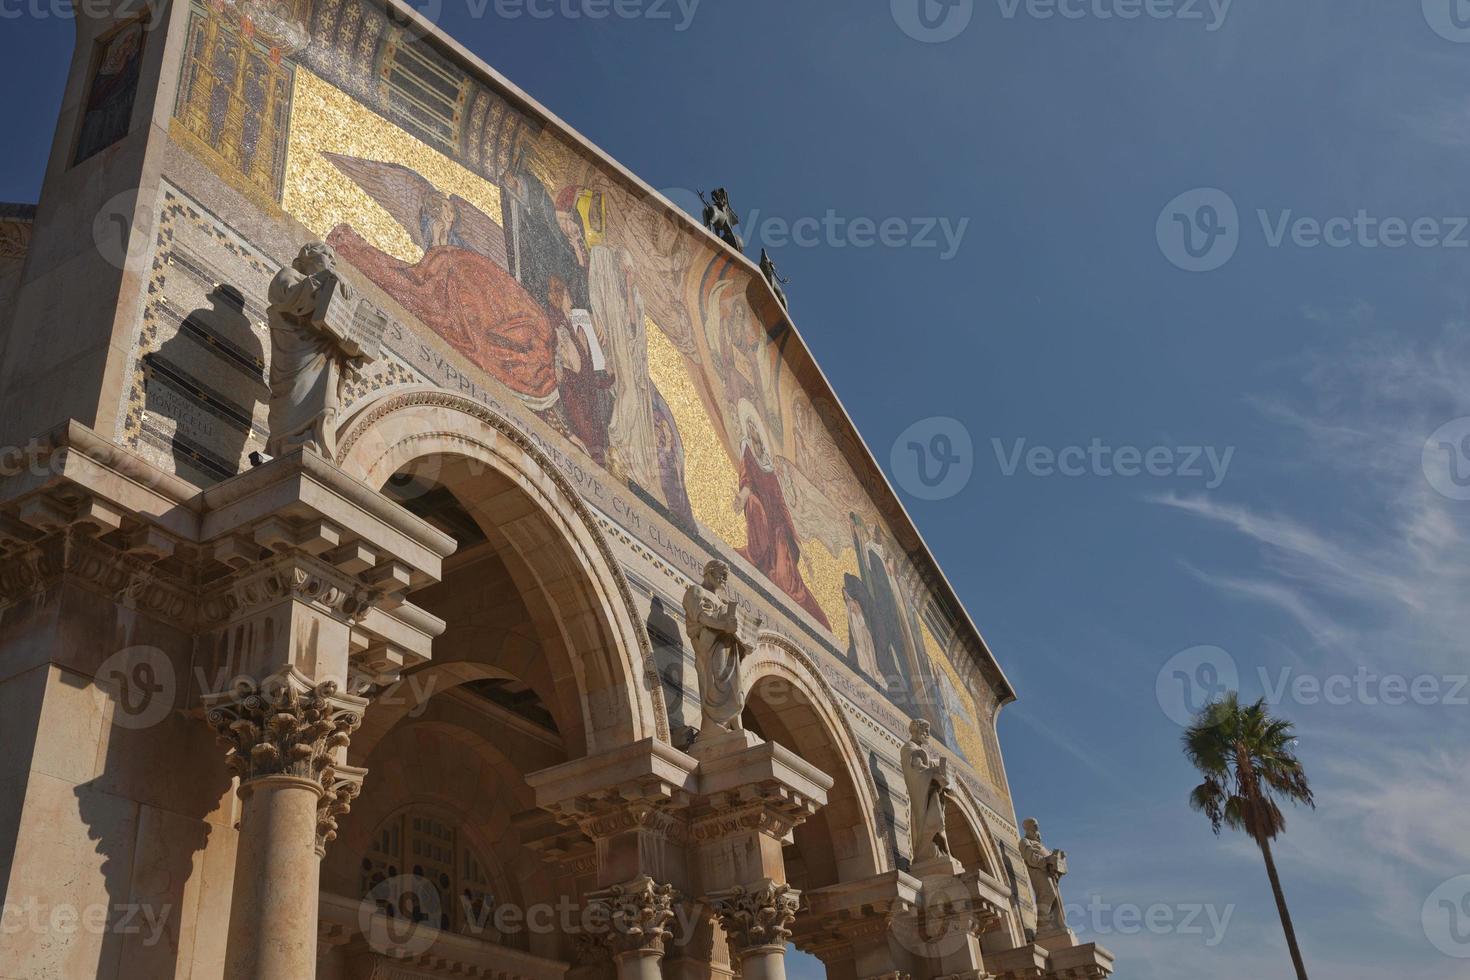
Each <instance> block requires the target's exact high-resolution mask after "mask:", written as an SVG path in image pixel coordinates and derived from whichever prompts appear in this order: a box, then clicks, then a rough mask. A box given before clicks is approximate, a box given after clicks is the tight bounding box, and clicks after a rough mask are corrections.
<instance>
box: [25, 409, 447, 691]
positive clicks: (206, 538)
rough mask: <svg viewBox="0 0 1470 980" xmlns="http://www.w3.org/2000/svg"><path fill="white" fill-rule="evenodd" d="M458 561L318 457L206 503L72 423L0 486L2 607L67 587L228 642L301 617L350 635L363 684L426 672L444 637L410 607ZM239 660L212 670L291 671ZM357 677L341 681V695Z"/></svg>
mask: <svg viewBox="0 0 1470 980" xmlns="http://www.w3.org/2000/svg"><path fill="white" fill-rule="evenodd" d="M453 548H454V543H453V540H452V539H450V538H449V537H448V536H447V535H445V534H443V533H442V532H439V531H437V530H435V529H434V528H432V527H430V526H429V525H428V524H426V523H424V522H423V521H421V520H419V519H418V518H416V517H414V516H413V515H411V514H409V513H408V512H407V511H404V510H402V509H401V508H398V507H396V505H393V504H392V503H390V502H389V501H387V500H386V499H385V498H382V497H381V495H379V494H377V493H376V492H374V491H372V490H370V489H369V488H367V487H366V486H364V485H362V484H360V483H357V482H356V481H354V480H352V479H351V478H350V477H347V476H346V475H345V474H343V473H342V472H341V471H340V470H338V469H337V468H336V467H334V466H332V465H331V464H329V463H327V462H326V461H325V460H322V459H321V458H320V457H317V456H314V455H312V454H309V453H308V454H304V455H303V454H298V455H296V456H293V457H288V458H285V459H282V460H279V461H276V462H274V463H272V464H270V465H268V466H265V467H261V468H260V469H258V470H256V471H255V472H253V473H250V474H248V475H246V476H243V477H242V478H240V479H239V480H235V481H231V482H230V483H229V484H226V485H221V486H219V487H216V488H213V489H210V490H205V491H199V490H197V489H195V488H193V487H192V486H191V485H190V484H188V483H186V482H184V481H182V480H179V479H177V478H175V477H171V476H169V475H168V474H165V473H162V472H160V471H159V470H157V469H156V468H155V467H153V466H151V465H150V464H148V463H147V462H145V461H143V460H141V459H139V458H138V457H136V456H134V455H133V454H132V453H129V452H127V451H125V450H121V449H118V448H117V447H116V446H113V445H112V444H110V443H108V442H106V441H104V440H103V439H102V438H101V437H100V436H98V435H96V434H95V433H93V432H92V431H91V430H90V429H87V428H86V427H85V426H82V425H80V424H79V423H75V422H73V423H71V424H69V425H68V426H66V427H65V428H64V429H62V430H59V431H58V432H56V433H54V434H53V435H52V436H51V437H49V438H48V439H46V440H44V441H41V442H38V443H37V447H36V449H35V451H34V452H33V454H32V457H31V460H30V466H29V468H28V469H27V470H26V471H24V472H22V473H21V474H19V475H17V476H12V477H10V478H9V479H7V480H5V481H4V482H3V483H0V605H12V604H15V603H18V602H21V601H23V600H26V599H29V598H31V597H33V596H36V595H40V594H45V593H47V592H48V591H49V590H51V589H53V588H55V587H56V586H57V585H59V584H62V583H65V584H68V585H75V586H77V587H79V588H82V589H85V590H87V591H90V592H93V593H95V594H98V595H100V596H103V597H105V598H107V599H109V600H112V601H116V602H119V603H120V604H123V605H127V606H130V607H133V608H136V609H137V610H138V611H139V612H141V613H144V614H146V615H152V616H155V617H157V618H159V619H160V620H164V621H167V622H169V623H170V624H171V625H174V626H176V627H179V628H182V629H185V630H188V631H191V632H200V633H220V632H221V631H227V630H228V628H229V627H230V626H231V625H233V624H237V623H242V622H245V621H248V620H251V619H252V618H255V617H257V616H259V615H260V614H261V613H262V612H263V611H267V610H269V609H271V608H274V607H275V606H277V605H279V604H281V603H288V604H290V603H299V604H301V605H302V606H307V607H310V608H311V609H312V610H314V611H316V612H318V613H320V614H322V615H323V616H325V617H327V618H328V619H330V620H332V621H335V622H337V623H339V624H340V625H341V626H342V627H343V628H344V629H346V630H348V631H349V632H350V635H351V649H352V654H351V658H350V659H351V664H350V669H351V672H352V673H353V675H354V679H355V678H357V677H359V676H361V677H363V678H366V679H367V680H369V681H379V680H383V679H386V678H389V677H391V676H392V675H394V674H395V673H396V672H397V671H398V670H400V669H401V668H403V667H407V666H412V665H413V664H416V663H422V662H423V661H425V660H427V659H428V657H429V655H430V644H431V642H432V640H433V637H434V636H436V635H438V634H439V633H440V632H442V631H443V628H444V624H443V623H442V622H440V621H438V620H437V619H436V618H435V617H433V616H430V615H429V614H427V613H425V612H424V611H423V610H421V609H418V608H417V607H415V606H413V605H412V604H410V603H408V602H406V601H405V599H404V596H405V594H406V593H407V592H408V590H409V589H411V588H414V587H417V586H420V585H423V584H426V583H427V582H430V581H433V580H435V579H436V578H437V577H438V575H439V574H440V567H441V562H442V561H443V558H444V556H445V555H448V554H449V553H451V552H452V551H453ZM237 653H238V652H233V653H232V652H231V651H229V650H227V649H226V648H224V647H219V646H216V648H215V650H214V654H215V655H216V657H217V658H218V660H219V662H218V663H213V664H209V665H208V666H210V667H230V668H235V667H238V668H240V670H241V672H245V673H249V674H250V675H251V676H254V677H256V678H257V679H259V678H264V677H266V676H269V675H270V674H272V673H274V671H275V669H279V668H282V667H285V666H287V664H286V663H285V662H284V661H282V662H281V663H279V664H277V665H276V666H275V668H273V669H271V670H265V671H251V670H249V669H248V668H249V667H250V666H251V665H249V664H247V663H245V662H244V661H243V660H242V659H241V658H240V656H238V655H237ZM204 656H205V657H209V656H210V653H209V652H206V653H205V654H204ZM348 667H349V665H348V664H346V663H344V664H341V665H339V667H338V668H337V675H338V676H335V678H334V679H335V680H337V682H338V683H340V684H342V685H344V686H345V685H346V684H347V681H348V677H347V670H348ZM200 693H206V692H200Z"/></svg>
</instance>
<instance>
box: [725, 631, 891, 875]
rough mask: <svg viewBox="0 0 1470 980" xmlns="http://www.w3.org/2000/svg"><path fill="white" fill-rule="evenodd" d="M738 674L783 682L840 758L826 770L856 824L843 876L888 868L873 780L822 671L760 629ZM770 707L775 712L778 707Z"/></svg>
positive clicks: (753, 686) (763, 683) (760, 682)
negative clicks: (850, 797)
mask: <svg viewBox="0 0 1470 980" xmlns="http://www.w3.org/2000/svg"><path fill="white" fill-rule="evenodd" d="M743 673H744V680H745V683H746V686H747V689H748V690H749V691H752V692H758V691H761V690H762V689H766V690H769V688H768V687H767V685H768V684H769V683H770V682H771V681H778V682H780V683H781V684H784V685H786V688H787V691H788V692H789V693H787V694H785V695H783V696H784V697H786V698H788V699H789V701H790V702H791V703H793V704H798V705H800V706H801V707H803V708H804V709H807V710H809V711H810V713H811V715H812V716H813V717H814V718H815V719H816V721H817V722H818V723H819V725H820V728H821V732H822V736H823V737H824V738H825V739H826V740H827V741H828V742H829V743H830V745H831V748H832V757H833V758H835V759H837V760H840V766H841V769H842V771H841V772H832V773H828V775H830V776H832V777H834V778H835V779H839V780H842V781H843V782H845V783H847V784H848V785H850V786H851V787H852V791H853V794H854V796H855V800H854V804H855V806H854V810H855V813H854V814H853V820H852V822H855V824H856V826H854V827H852V828H851V829H852V830H853V831H854V843H855V845H856V854H855V861H854V862H853V865H854V867H853V869H852V870H851V871H850V873H848V874H845V875H843V878H844V880H860V879H862V878H865V877H870V876H873V875H878V874H881V873H882V872H884V871H887V870H889V867H890V864H891V862H890V860H889V854H890V853H891V848H890V847H889V846H888V842H887V837H886V835H885V834H884V832H883V831H882V830H881V829H880V828H883V827H884V826H885V824H884V820H883V816H882V810H881V809H880V805H879V798H878V787H877V784H876V783H875V782H874V781H873V774H872V773H871V772H870V771H869V770H868V767H867V765H866V763H865V759H866V755H865V754H864V751H863V747H862V743H860V742H859V741H858V739H857V735H856V733H855V732H854V731H853V728H852V725H851V723H850V722H849V720H848V717H847V713H846V711H845V710H844V709H843V708H842V706H841V704H839V703H838V701H837V695H836V693H835V692H834V691H833V690H832V687H831V685H830V684H829V683H828V682H827V679H826V678H825V677H823V676H822V672H821V670H820V669H819V668H818V667H817V665H816V664H815V663H814V662H813V661H812V659H811V657H809V656H808V655H807V654H806V652H805V651H803V650H802V649H801V648H800V647H798V646H797V645H796V644H795V643H793V642H792V641H791V640H790V639H789V638H787V637H785V636H783V635H781V634H779V633H774V632H762V633H761V634H760V638H759V641H758V644H757V647H756V650H755V652H754V653H753V654H751V655H750V656H749V657H748V658H746V660H745V662H744V665H743ZM773 707H774V710H776V711H777V713H778V714H779V711H780V706H779V705H774V706H773ZM793 748H794V747H793ZM809 761H810V760H809ZM829 807H830V803H829Z"/></svg>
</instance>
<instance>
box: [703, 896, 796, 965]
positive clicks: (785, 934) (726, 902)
mask: <svg viewBox="0 0 1470 980" xmlns="http://www.w3.org/2000/svg"><path fill="white" fill-rule="evenodd" d="M705 901H707V902H708V903H709V905H710V907H711V908H713V909H714V912H715V915H717V916H718V917H719V919H720V926H721V927H722V928H723V929H724V930H725V936H726V938H728V939H729V940H730V945H731V946H732V947H734V948H735V949H736V950H738V951H740V952H742V953H744V952H748V951H750V950H753V949H759V948H761V947H762V946H781V947H784V946H785V945H786V941H787V940H788V939H790V938H791V926H792V923H793V922H795V921H796V910H797V906H798V904H799V903H800V901H801V892H799V891H797V890H796V889H795V888H792V887H791V886H790V885H783V884H779V883H777V882H775V881H772V880H771V879H770V878H764V879H762V880H761V881H758V882H756V883H755V884H753V885H741V886H737V887H735V888H731V889H728V890H726V891H722V892H715V893H714V894H711V895H709V896H707V897H706V898H705Z"/></svg>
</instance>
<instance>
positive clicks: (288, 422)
mask: <svg viewBox="0 0 1470 980" xmlns="http://www.w3.org/2000/svg"><path fill="white" fill-rule="evenodd" d="M359 305H360V304H359V302H358V300H357V297H356V295H355V290H353V288H352V287H351V286H350V285H349V284H348V282H347V281H346V280H345V279H343V278H342V277H341V276H340V275H339V274H338V272H337V253H336V251H335V250H334V249H333V248H332V246H330V245H327V244H325V243H323V242H313V243H312V244H310V245H307V246H306V247H304V248H302V250H301V254H300V255H298V256H297V257H296V261H295V262H293V263H292V264H291V266H290V268H286V269H282V270H281V271H280V272H279V273H278V274H277V275H276V278H275V279H274V280H273V281H272V282H271V286H270V306H269V308H268V314H269V316H270V331H271V366H270V388H271V403H270V419H269V429H270V437H269V440H268V441H267V443H266V453H267V454H269V455H270V456H272V457H275V456H285V455H287V454H289V453H292V452H295V451H296V450H298V449H311V450H313V451H315V452H317V453H320V454H321V455H323V456H326V457H327V458H328V459H330V458H332V456H333V455H335V453H336V449H337V412H338V409H339V407H340V405H341V398H342V393H341V385H342V378H343V369H344V368H351V369H354V370H355V369H358V368H360V367H362V365H364V364H366V363H367V362H369V361H372V360H375V359H376V358H377V353H378V351H377V345H376V343H373V342H370V341H369V342H365V339H364V338H363V337H362V336H361V335H360V333H359V329H360V325H359V323H358V320H359V318H358V307H359ZM378 326H379V327H381V322H380V323H379V324H378ZM378 339H381V334H380V335H379V337H378Z"/></svg>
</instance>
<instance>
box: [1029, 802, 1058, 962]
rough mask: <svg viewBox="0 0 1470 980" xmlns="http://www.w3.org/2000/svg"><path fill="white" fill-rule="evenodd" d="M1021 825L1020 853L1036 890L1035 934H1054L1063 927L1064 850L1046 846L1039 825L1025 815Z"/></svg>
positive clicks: (1033, 888)
mask: <svg viewBox="0 0 1470 980" xmlns="http://www.w3.org/2000/svg"><path fill="white" fill-rule="evenodd" d="M1021 826H1022V827H1023V828H1024V829H1025V831H1026V836H1025V837H1024V838H1022V839H1021V856H1022V857H1023V858H1025V859H1026V871H1027V872H1028V874H1029V876H1030V878H1031V890H1032V891H1033V892H1034V893H1035V894H1036V934H1037V936H1042V935H1044V934H1047V933H1051V934H1058V933H1065V932H1066V931H1067V912H1066V910H1065V909H1064V908H1063V907H1062V892H1061V888H1060V883H1061V880H1062V876H1063V875H1065V874H1066V873H1067V852H1066V851H1050V850H1047V847H1046V845H1045V844H1043V843H1042V842H1041V825H1040V824H1038V823H1037V822H1036V821H1035V820H1034V819H1031V818H1027V819H1026V820H1025V822H1023V823H1022V824H1021Z"/></svg>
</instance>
